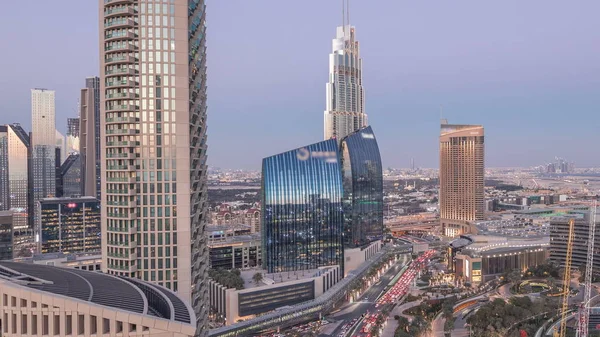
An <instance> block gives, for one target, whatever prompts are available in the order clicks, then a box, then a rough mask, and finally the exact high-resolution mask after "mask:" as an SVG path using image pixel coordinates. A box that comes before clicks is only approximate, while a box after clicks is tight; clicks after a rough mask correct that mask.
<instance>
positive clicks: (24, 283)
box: [0, 261, 196, 337]
mask: <svg viewBox="0 0 600 337" xmlns="http://www.w3.org/2000/svg"><path fill="white" fill-rule="evenodd" d="M65 282H66V283H68V284H69V285H70V286H69V287H65V286H64V284H65ZM195 320H196V318H195V315H194V311H193V310H192V308H191V307H190V306H189V304H186V303H185V302H184V301H183V300H182V299H180V298H179V297H177V295H176V294H175V293H172V292H171V291H169V290H167V289H165V288H163V287H159V286H155V285H152V284H150V283H146V282H143V281H140V280H134V279H127V278H119V277H116V276H110V275H105V274H100V273H95V272H89V271H82V270H74V269H71V270H67V269H64V268H57V267H51V266H44V265H34V264H27V263H18V262H5V261H3V262H0V321H1V326H2V335H3V336H84V337H87V336H107V337H108V336H124V337H125V336H164V337H171V336H172V337H191V336H194V333H195V330H196V326H195Z"/></svg>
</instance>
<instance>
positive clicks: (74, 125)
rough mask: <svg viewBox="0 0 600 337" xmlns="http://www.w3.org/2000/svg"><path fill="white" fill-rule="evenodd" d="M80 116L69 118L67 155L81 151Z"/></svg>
mask: <svg viewBox="0 0 600 337" xmlns="http://www.w3.org/2000/svg"><path fill="white" fill-rule="evenodd" d="M79 134H80V133H79V118H67V156H68V155H70V154H71V153H74V152H79Z"/></svg>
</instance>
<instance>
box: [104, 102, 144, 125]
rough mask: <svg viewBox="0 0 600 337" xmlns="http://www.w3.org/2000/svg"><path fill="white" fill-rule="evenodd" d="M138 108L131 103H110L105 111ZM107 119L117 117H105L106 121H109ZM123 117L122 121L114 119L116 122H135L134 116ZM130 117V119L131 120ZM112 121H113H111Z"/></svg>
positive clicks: (134, 109)
mask: <svg viewBox="0 0 600 337" xmlns="http://www.w3.org/2000/svg"><path fill="white" fill-rule="evenodd" d="M137 109H138V107H137V106H135V105H133V104H117V105H110V106H107V107H106V112H119V111H136V110H137ZM109 119H113V120H114V119H118V118H107V119H106V122H107V123H109V121H108V120H109ZM123 119H125V120H124V121H114V122H117V123H135V122H136V118H135V117H123ZM131 119H132V120H131ZM111 122H113V121H111Z"/></svg>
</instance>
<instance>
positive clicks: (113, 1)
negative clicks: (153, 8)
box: [104, 0, 134, 6]
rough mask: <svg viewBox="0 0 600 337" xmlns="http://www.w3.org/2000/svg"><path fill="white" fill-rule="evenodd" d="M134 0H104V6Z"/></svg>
mask: <svg viewBox="0 0 600 337" xmlns="http://www.w3.org/2000/svg"><path fill="white" fill-rule="evenodd" d="M133 2H134V0H104V6H110V5H121V4H133Z"/></svg>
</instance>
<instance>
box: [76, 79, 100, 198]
mask: <svg viewBox="0 0 600 337" xmlns="http://www.w3.org/2000/svg"><path fill="white" fill-rule="evenodd" d="M98 81H99V79H98V78H97V77H91V78H88V79H86V86H88V87H87V88H85V89H81V96H80V97H79V123H80V125H79V130H80V133H81V134H80V136H81V137H80V139H79V151H80V153H81V158H80V160H81V180H82V187H83V193H82V194H83V195H86V196H96V198H98V200H100V121H99V119H100V111H99V110H100V103H99V98H98V93H97V91H98V90H99V89H100V85H99V83H98ZM96 101H98V104H96ZM96 108H97V109H98V111H96Z"/></svg>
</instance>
